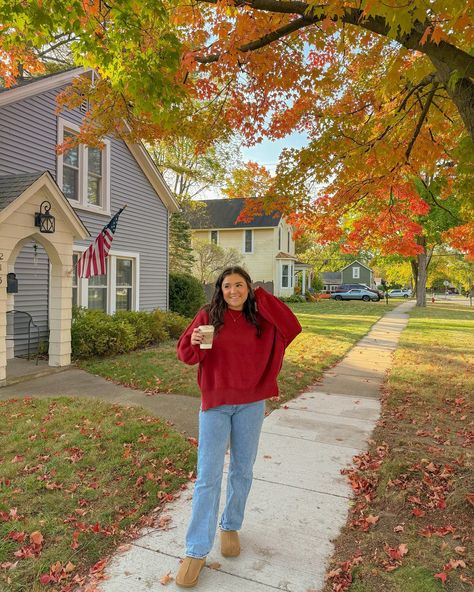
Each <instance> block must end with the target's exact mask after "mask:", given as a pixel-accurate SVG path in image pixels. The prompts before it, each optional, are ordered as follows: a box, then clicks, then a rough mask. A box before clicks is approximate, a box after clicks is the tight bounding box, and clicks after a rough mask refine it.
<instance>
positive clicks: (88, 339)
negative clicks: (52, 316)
mask: <svg viewBox="0 0 474 592" xmlns="http://www.w3.org/2000/svg"><path fill="white" fill-rule="evenodd" d="M188 323H189V320H188V319H185V318H184V317H182V316H181V315H179V314H177V313H174V312H165V311H164V310H159V309H157V310H154V311H153V312H145V311H131V310H123V311H119V312H116V313H115V314H114V315H113V316H110V315H108V314H106V313H105V312H102V311H101V310H88V309H85V308H74V309H73V317H72V329H71V342H72V355H73V357H74V358H93V357H97V356H106V355H110V356H112V355H114V354H122V353H126V352H129V351H131V350H133V349H138V348H143V347H147V346H149V345H154V344H158V343H161V342H163V341H166V340H167V339H170V337H171V338H174V339H177V338H178V337H179V336H180V335H181V333H182V332H183V331H184V329H185V328H186V327H187V325H188Z"/></svg>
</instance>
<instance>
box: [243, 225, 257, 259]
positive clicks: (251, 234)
mask: <svg viewBox="0 0 474 592" xmlns="http://www.w3.org/2000/svg"><path fill="white" fill-rule="evenodd" d="M247 231H250V236H251V237H252V248H251V249H250V251H246V250H245V247H246V240H245V237H246V235H247ZM254 238H255V236H254V232H253V230H252V229H251V228H244V245H243V247H242V253H244V255H252V254H253V251H254Z"/></svg>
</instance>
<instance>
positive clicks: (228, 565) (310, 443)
mask: <svg viewBox="0 0 474 592" xmlns="http://www.w3.org/2000/svg"><path fill="white" fill-rule="evenodd" d="M412 306H414V302H413V301H411V302H407V303H404V304H401V305H400V306H399V307H397V308H396V309H395V310H393V311H392V312H389V313H387V314H386V315H385V316H384V317H382V319H380V320H379V321H378V322H377V323H376V324H375V325H374V326H373V328H372V330H371V331H370V333H369V334H368V335H367V336H366V337H364V338H363V339H361V340H360V341H359V342H358V343H357V344H356V345H355V346H354V347H353V348H352V349H351V350H350V352H349V353H348V354H347V355H346V357H345V358H344V359H343V360H342V361H341V362H340V363H339V364H338V365H337V366H335V367H334V368H332V369H331V370H329V371H327V372H326V373H325V374H324V376H323V380H322V382H320V383H319V384H318V385H316V387H315V388H314V390H312V391H311V392H307V393H305V394H303V395H301V396H300V397H298V398H297V399H295V400H293V401H291V402H290V403H289V404H288V405H287V408H284V409H283V408H282V409H278V410H276V411H274V412H273V413H271V415H269V416H268V417H267V418H266V419H265V421H264V424H263V431H262V437H261V441H260V447H259V452H258V458H257V462H256V464H255V470H254V483H253V486H252V490H251V493H250V497H249V500H248V504H247V510H246V518H245V522H244V525H243V529H242V531H241V533H240V534H241V544H242V553H241V555H240V557H237V558H232V559H226V558H224V557H222V556H221V555H220V552H219V543H218V537H216V544H215V546H214V548H213V550H212V551H211V553H210V555H209V556H208V558H207V563H208V565H209V564H214V565H212V568H211V567H206V568H205V569H204V570H203V571H202V573H201V577H200V581H199V585H198V589H199V590H202V591H207V592H222V591H223V592H242V591H245V592H267V591H268V592H270V591H271V590H284V591H286V592H309V591H312V592H313V591H318V590H321V589H322V587H323V585H324V574H325V571H326V563H327V561H328V559H329V558H330V556H331V554H332V550H333V544H332V540H334V539H335V538H336V537H337V535H338V533H339V531H340V529H341V527H342V526H343V525H344V523H345V521H346V517H347V512H348V509H349V504H350V499H351V490H350V487H349V485H348V484H347V483H346V479H345V478H344V477H343V476H341V474H340V470H341V469H342V468H343V467H345V466H346V465H348V464H349V463H351V460H352V457H353V455H355V454H357V453H359V452H361V451H364V450H366V447H367V439H368V438H369V437H370V434H371V432H372V430H373V428H374V426H375V423H376V421H377V419H378V417H379V414H380V404H379V391H380V387H381V385H382V382H383V379H384V375H385V372H386V371H387V370H388V369H389V367H390V364H391V358H392V353H393V351H394V350H395V348H396V347H397V343H398V339H399V336H400V333H401V331H402V330H403V328H404V327H405V326H406V323H407V321H408V315H407V314H406V313H407V311H408V310H409V309H410V308H411V307H412ZM226 467H227V464H226ZM191 497H192V488H191V487H190V488H189V489H188V490H186V491H184V492H183V493H182V494H181V497H180V498H179V499H178V500H176V501H175V502H174V503H173V504H170V505H169V506H168V507H167V510H166V515H167V516H169V517H170V518H171V522H170V526H169V528H168V529H164V530H160V529H148V530H147V531H145V532H144V533H143V536H142V537H141V538H139V539H138V540H135V541H134V542H133V544H132V545H131V547H130V549H129V550H128V551H126V552H125V553H123V554H121V555H117V556H115V557H114V558H113V560H112V561H111V563H110V565H109V567H108V569H107V572H106V573H107V574H108V576H109V579H108V580H107V581H105V582H104V583H102V584H101V589H102V590H103V592H123V591H124V590H126V591H127V592H149V591H150V590H151V589H156V590H157V589H161V586H160V578H161V577H163V576H164V575H166V574H168V573H170V574H171V575H172V576H174V575H175V574H176V571H177V569H178V565H179V559H180V558H181V557H183V551H184V549H183V545H184V537H185V533H186V528H187V524H188V521H189V518H190V513H191ZM224 499H225V492H224V491H223V495H222V496H221V507H222V505H223V501H224ZM166 590H168V591H169V592H171V591H175V590H180V588H178V587H177V586H176V584H175V583H174V581H173V582H171V583H170V584H168V585H167V586H166Z"/></svg>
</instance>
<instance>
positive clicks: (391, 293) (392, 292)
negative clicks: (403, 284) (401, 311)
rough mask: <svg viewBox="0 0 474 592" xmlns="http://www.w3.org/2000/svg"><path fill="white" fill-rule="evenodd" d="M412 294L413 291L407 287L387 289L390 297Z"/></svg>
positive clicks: (408, 296) (402, 296) (404, 296)
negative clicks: (403, 288) (404, 288)
mask: <svg viewBox="0 0 474 592" xmlns="http://www.w3.org/2000/svg"><path fill="white" fill-rule="evenodd" d="M412 294H413V293H412V291H411V290H410V289H409V288H407V289H406V290H398V289H394V290H389V291H388V295H389V296H390V298H410V296H411V295H412Z"/></svg>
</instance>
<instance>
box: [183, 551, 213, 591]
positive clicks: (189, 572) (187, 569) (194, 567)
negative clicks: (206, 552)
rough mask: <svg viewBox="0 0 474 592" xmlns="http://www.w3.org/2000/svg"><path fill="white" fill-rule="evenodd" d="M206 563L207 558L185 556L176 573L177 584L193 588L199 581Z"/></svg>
mask: <svg viewBox="0 0 474 592" xmlns="http://www.w3.org/2000/svg"><path fill="white" fill-rule="evenodd" d="M205 565H206V558H205V557H204V558H203V559H196V558H195V557H185V559H184V560H183V563H181V566H180V568H179V571H178V573H177V574H176V584H177V585H178V586H181V588H192V587H193V586H195V585H196V584H197V583H198V580H199V574H200V573H201V569H202V568H203V567H204V566H205Z"/></svg>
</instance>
